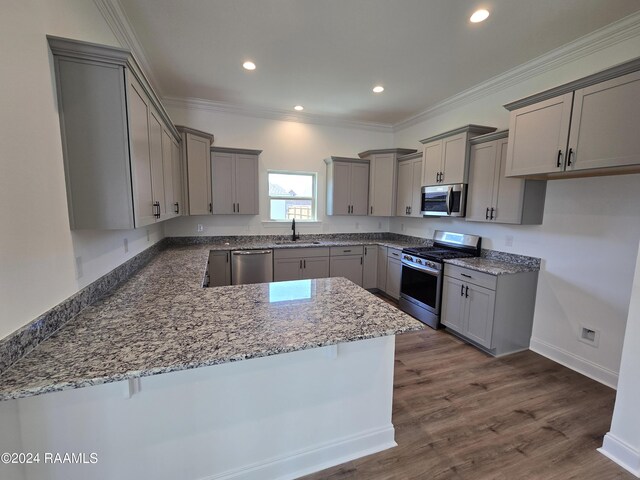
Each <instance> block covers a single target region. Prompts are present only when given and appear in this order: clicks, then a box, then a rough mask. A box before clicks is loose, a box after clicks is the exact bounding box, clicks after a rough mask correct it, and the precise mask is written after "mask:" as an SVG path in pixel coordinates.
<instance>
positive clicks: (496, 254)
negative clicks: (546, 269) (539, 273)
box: [480, 249, 541, 270]
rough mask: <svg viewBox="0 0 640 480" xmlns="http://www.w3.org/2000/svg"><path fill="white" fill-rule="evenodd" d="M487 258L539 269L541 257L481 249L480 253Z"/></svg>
mask: <svg viewBox="0 0 640 480" xmlns="http://www.w3.org/2000/svg"><path fill="white" fill-rule="evenodd" d="M480 256H481V257H482V258H486V259H487V260H495V261H497V262H506V263H515V264H518V265H525V266H527V267H529V268H530V269H531V270H540V263H541V259H539V258H537V257H527V256H526V255H518V254H515V253H507V252H500V251H498V250H485V249H482V253H481V255H480Z"/></svg>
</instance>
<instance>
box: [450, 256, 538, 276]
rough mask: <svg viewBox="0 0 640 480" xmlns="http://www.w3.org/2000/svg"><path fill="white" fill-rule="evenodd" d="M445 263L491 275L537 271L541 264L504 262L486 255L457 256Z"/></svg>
mask: <svg viewBox="0 0 640 480" xmlns="http://www.w3.org/2000/svg"><path fill="white" fill-rule="evenodd" d="M527 258H531V257H527ZM445 263H448V264H450V265H457V266H459V267H465V268H470V269H471V270H476V271H478V272H483V273H488V274H489V275H509V274H514V273H522V272H537V271H538V270H540V266H539V265H533V264H531V263H513V262H504V261H500V260H493V259H491V258H485V257H472V258H455V259H452V260H445Z"/></svg>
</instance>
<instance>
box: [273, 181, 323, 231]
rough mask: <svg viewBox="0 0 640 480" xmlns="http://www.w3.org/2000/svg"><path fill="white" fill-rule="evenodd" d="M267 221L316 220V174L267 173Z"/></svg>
mask: <svg viewBox="0 0 640 480" xmlns="http://www.w3.org/2000/svg"><path fill="white" fill-rule="evenodd" d="M268 178H269V219H270V220H275V221H283V222H286V221H289V220H293V219H296V220H300V221H302V222H304V221H307V222H313V221H315V220H316V174H315V173H291V172H269V173H268Z"/></svg>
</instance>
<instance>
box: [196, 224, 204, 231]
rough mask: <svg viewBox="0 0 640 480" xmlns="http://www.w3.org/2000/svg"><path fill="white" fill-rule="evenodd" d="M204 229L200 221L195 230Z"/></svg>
mask: <svg viewBox="0 0 640 480" xmlns="http://www.w3.org/2000/svg"><path fill="white" fill-rule="evenodd" d="M203 231H204V227H203V226H202V224H201V223H199V224H198V226H197V227H196V232H203Z"/></svg>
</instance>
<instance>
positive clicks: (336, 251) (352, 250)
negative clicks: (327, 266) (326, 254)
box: [331, 245, 364, 257]
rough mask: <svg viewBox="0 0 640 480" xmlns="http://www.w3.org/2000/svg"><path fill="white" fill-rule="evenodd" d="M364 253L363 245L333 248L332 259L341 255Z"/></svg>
mask: <svg viewBox="0 0 640 480" xmlns="http://www.w3.org/2000/svg"><path fill="white" fill-rule="evenodd" d="M363 253H364V247H363V246H362V245H354V246H351V247H331V256H332V257H337V256H340V255H362V254H363Z"/></svg>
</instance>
